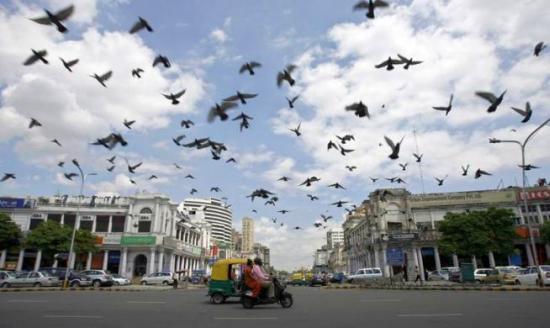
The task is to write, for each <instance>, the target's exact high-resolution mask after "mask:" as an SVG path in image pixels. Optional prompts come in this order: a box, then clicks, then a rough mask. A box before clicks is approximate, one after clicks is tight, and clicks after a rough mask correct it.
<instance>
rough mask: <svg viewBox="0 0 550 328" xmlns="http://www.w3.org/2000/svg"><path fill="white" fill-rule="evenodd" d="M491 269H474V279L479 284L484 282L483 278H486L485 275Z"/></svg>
mask: <svg viewBox="0 0 550 328" xmlns="http://www.w3.org/2000/svg"><path fill="white" fill-rule="evenodd" d="M492 270H493V269H490V268H481V269H475V270H474V279H475V282H477V283H479V284H481V283H484V282H485V278H487V275H488V274H489V273H490V272H491V271H492Z"/></svg>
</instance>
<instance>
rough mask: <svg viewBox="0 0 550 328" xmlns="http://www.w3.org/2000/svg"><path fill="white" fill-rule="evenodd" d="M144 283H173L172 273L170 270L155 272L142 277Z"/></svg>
mask: <svg viewBox="0 0 550 328" xmlns="http://www.w3.org/2000/svg"><path fill="white" fill-rule="evenodd" d="M140 283H141V284H142V285H171V284H172V273H170V272H155V273H153V274H150V275H148V276H145V277H143V278H141V281H140Z"/></svg>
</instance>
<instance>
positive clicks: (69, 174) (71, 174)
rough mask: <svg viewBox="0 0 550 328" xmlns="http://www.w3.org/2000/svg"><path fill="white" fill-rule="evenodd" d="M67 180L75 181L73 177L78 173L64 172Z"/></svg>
mask: <svg viewBox="0 0 550 328" xmlns="http://www.w3.org/2000/svg"><path fill="white" fill-rule="evenodd" d="M63 175H64V176H65V178H67V180H70V181H73V178H75V177H77V176H78V175H79V174H78V173H64V174H63Z"/></svg>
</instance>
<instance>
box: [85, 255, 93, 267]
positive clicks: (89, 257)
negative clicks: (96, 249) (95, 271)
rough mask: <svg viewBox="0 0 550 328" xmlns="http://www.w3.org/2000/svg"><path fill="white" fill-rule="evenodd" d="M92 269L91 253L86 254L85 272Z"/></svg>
mask: <svg viewBox="0 0 550 328" xmlns="http://www.w3.org/2000/svg"><path fill="white" fill-rule="evenodd" d="M91 268H92V252H88V258H87V259H86V270H90V269H91Z"/></svg>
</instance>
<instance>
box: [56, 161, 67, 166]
mask: <svg viewBox="0 0 550 328" xmlns="http://www.w3.org/2000/svg"><path fill="white" fill-rule="evenodd" d="M63 165H65V162H57V166H59V167H63Z"/></svg>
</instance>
